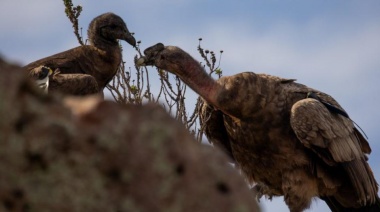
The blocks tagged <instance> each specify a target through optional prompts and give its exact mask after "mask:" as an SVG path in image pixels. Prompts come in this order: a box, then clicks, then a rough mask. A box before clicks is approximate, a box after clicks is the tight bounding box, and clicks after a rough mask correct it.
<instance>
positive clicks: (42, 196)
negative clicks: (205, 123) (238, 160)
mask: <svg viewBox="0 0 380 212" xmlns="http://www.w3.org/2000/svg"><path fill="white" fill-rule="evenodd" d="M227 161H228V158H227V157H226V156H225V155H223V154H222V153H220V152H218V151H217V150H215V149H213V148H210V147H208V146H204V145H201V144H199V143H197V142H195V140H194V139H193V138H192V137H191V136H190V135H189V133H188V132H187V131H186V129H185V128H184V127H183V126H181V125H180V124H179V123H178V122H177V121H175V120H173V119H172V118H171V117H170V116H169V115H167V113H166V112H165V111H164V110H163V109H162V108H161V107H159V106H156V105H146V106H142V107H141V106H133V105H119V104H116V103H114V102H107V101H101V100H100V99H99V98H97V97H95V96H92V97H88V98H76V99H73V98H68V97H66V98H63V97H62V96H59V95H58V94H55V95H54V96H52V95H45V94H43V93H42V92H41V91H40V90H39V89H38V88H37V87H36V86H35V85H34V84H33V82H31V81H29V80H28V79H27V76H26V75H25V72H24V71H22V70H20V69H19V68H17V67H16V66H12V65H9V64H7V63H5V62H4V61H0V211H241V212H243V211H247V212H248V211H257V210H258V208H257V205H256V202H255V200H254V197H253V195H251V193H250V191H249V189H248V187H247V185H246V183H245V182H244V180H243V179H242V178H241V177H240V176H239V173H238V172H237V171H236V170H235V169H234V168H233V167H232V166H230V165H229V164H228V162H227Z"/></svg>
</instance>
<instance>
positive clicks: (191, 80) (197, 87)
mask: <svg viewBox="0 0 380 212" xmlns="http://www.w3.org/2000/svg"><path fill="white" fill-rule="evenodd" d="M180 68H181V69H185V70H186V71H184V70H180V71H179V72H178V73H183V74H178V76H179V77H180V78H181V80H182V81H183V82H184V83H185V84H187V85H188V86H189V87H190V88H191V89H192V90H194V91H195V92H196V93H198V94H199V95H200V96H201V97H202V98H203V99H204V100H206V101H207V102H208V103H209V104H212V105H214V106H217V107H218V106H219V105H218V103H217V94H218V93H219V89H221V86H220V85H219V84H218V83H217V82H216V81H215V80H214V79H213V78H212V77H211V76H210V75H209V74H208V73H206V71H205V70H204V69H203V67H202V66H201V65H200V64H199V62H198V61H195V60H194V61H187V62H185V63H184V64H182V65H181V67H180Z"/></svg>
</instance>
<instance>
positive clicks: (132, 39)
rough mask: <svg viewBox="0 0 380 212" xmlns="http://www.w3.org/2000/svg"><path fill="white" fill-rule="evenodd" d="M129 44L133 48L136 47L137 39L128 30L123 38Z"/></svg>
mask: <svg viewBox="0 0 380 212" xmlns="http://www.w3.org/2000/svg"><path fill="white" fill-rule="evenodd" d="M122 39H123V40H125V41H126V42H127V43H129V44H130V45H131V46H133V47H136V39H135V37H133V35H132V33H130V32H129V31H128V30H125V33H124V36H123V38H122Z"/></svg>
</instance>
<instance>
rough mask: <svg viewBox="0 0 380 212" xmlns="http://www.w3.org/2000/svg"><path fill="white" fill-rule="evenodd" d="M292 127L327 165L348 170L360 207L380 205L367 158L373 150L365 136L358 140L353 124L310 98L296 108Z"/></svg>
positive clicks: (292, 116)
mask: <svg viewBox="0 0 380 212" xmlns="http://www.w3.org/2000/svg"><path fill="white" fill-rule="evenodd" d="M329 103H330V104H331V102H329ZM332 103H334V102H332ZM334 106H336V107H340V106H339V105H334ZM339 109H341V108H339ZM342 110H343V109H342ZM290 123H291V126H292V128H293V130H294V132H295V134H296V136H297V137H298V139H299V140H300V142H301V143H302V144H304V145H305V146H306V147H307V148H310V149H311V150H312V151H313V152H315V153H316V154H317V155H318V156H319V157H320V158H321V159H322V160H323V161H324V162H325V163H326V164H328V165H330V166H333V167H334V166H342V167H343V168H344V170H345V173H346V176H348V179H349V181H350V182H351V185H352V188H353V190H354V193H355V195H356V196H357V197H358V198H359V200H360V203H359V204H360V205H366V204H368V203H370V204H373V203H374V202H375V201H376V193H377V190H378V188H377V183H376V180H375V178H374V176H373V173H372V171H371V169H370V167H369V165H368V163H367V162H366V157H365V153H367V152H368V151H370V148H369V145H368V142H367V141H365V142H364V141H363V139H364V138H363V136H361V137H360V136H358V133H359V132H358V131H357V130H356V128H355V126H354V124H353V122H352V120H350V119H349V118H347V117H344V116H342V115H340V114H338V113H334V112H332V111H329V110H328V108H327V107H325V105H323V104H322V103H321V102H320V101H318V100H317V99H312V98H307V99H302V100H300V101H298V102H296V103H295V104H294V105H293V107H292V109H291V117H290ZM359 134H360V133H359ZM368 148H369V149H368ZM343 180H344V179H343ZM343 195H344V194H343ZM337 199H340V197H339V196H337ZM341 201H344V199H343V198H342V199H341ZM347 204H348V203H347Z"/></svg>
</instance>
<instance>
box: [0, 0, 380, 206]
mask: <svg viewBox="0 0 380 212" xmlns="http://www.w3.org/2000/svg"><path fill="white" fill-rule="evenodd" d="M74 4H75V5H77V4H80V5H82V6H83V8H84V11H83V12H82V15H81V18H80V25H81V26H82V27H83V34H84V37H86V30H87V26H88V24H89V22H90V21H91V19H92V18H94V17H95V16H97V15H99V14H101V13H104V12H109V11H112V12H114V13H116V14H118V15H120V16H121V17H122V18H123V19H124V20H125V21H126V23H127V25H128V28H129V29H130V31H132V32H135V37H136V39H137V40H141V41H142V44H141V48H142V49H144V48H146V47H148V46H150V45H152V44H155V43H157V42H163V43H164V44H166V45H177V46H180V47H181V48H183V49H184V50H186V51H188V52H189V53H190V54H192V55H193V56H194V57H195V58H197V59H200V57H199V56H198V53H197V51H196V47H197V45H198V38H199V37H202V38H203V43H202V45H203V47H205V48H208V49H211V50H215V51H219V50H222V49H223V50H224V53H223V58H222V63H221V68H222V69H223V74H224V75H232V74H235V73H238V72H242V71H253V72H257V73H267V74H272V75H277V76H281V77H285V78H295V79H297V80H298V82H300V83H303V84H306V85H308V86H310V87H313V88H316V89H318V90H321V91H324V92H326V93H328V94H330V95H332V96H333V97H334V98H335V99H337V100H338V101H339V102H340V104H341V105H342V106H343V107H344V108H345V109H346V111H347V112H348V113H349V114H350V116H351V117H352V118H353V119H354V120H355V121H356V122H357V123H358V124H359V125H360V126H361V127H362V128H363V129H364V130H365V132H366V134H367V135H368V137H369V142H370V144H371V147H372V154H371V155H370V164H371V166H372V168H373V170H374V173H375V176H376V178H377V179H378V181H380V164H379V161H380V131H379V130H378V126H379V123H380V113H379V112H378V108H380V97H379V95H377V94H378V92H379V91H380V84H379V83H378V80H379V79H380V12H379V11H380V1H378V0H373V1H367V0H365V1H351V0H334V1H327V0H310V1H304V0H303V1H301V0H269V1H253V0H252V1H239V0H237V1H220V0H219V1H217V0H211V1H210V0H209V1H207V0H192V1H186V0H161V1H157V0H145V1H141V0H124V1H122V0H113V1H101V0H91V1H90V0H74ZM0 29H1V33H0V54H2V55H4V56H5V57H6V58H8V59H10V60H12V61H15V62H18V63H20V64H27V63H29V62H32V61H34V60H36V59H39V58H42V57H45V56H48V55H51V54H54V53H57V52H60V51H63V50H66V49H69V48H73V47H75V46H77V45H78V43H77V41H76V38H75V37H74V35H73V33H72V28H71V24H70V23H69V21H68V19H67V18H66V16H65V14H64V7H63V3H62V1H47V0H34V1H28V0H17V1H14V0H1V1H0ZM123 46H124V59H125V61H126V62H127V65H129V66H132V58H133V56H134V55H135V51H134V50H133V49H132V48H131V47H129V46H128V45H127V44H126V43H123ZM194 99H195V95H194V94H190V97H189V100H188V101H194ZM261 202H262V208H263V210H264V211H286V210H287V208H286V206H285V205H284V203H283V201H282V198H277V199H275V200H274V201H272V202H270V201H265V200H262V201H261ZM308 211H328V209H327V207H326V206H325V204H324V203H323V202H321V201H314V202H313V204H312V209H311V210H308Z"/></svg>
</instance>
